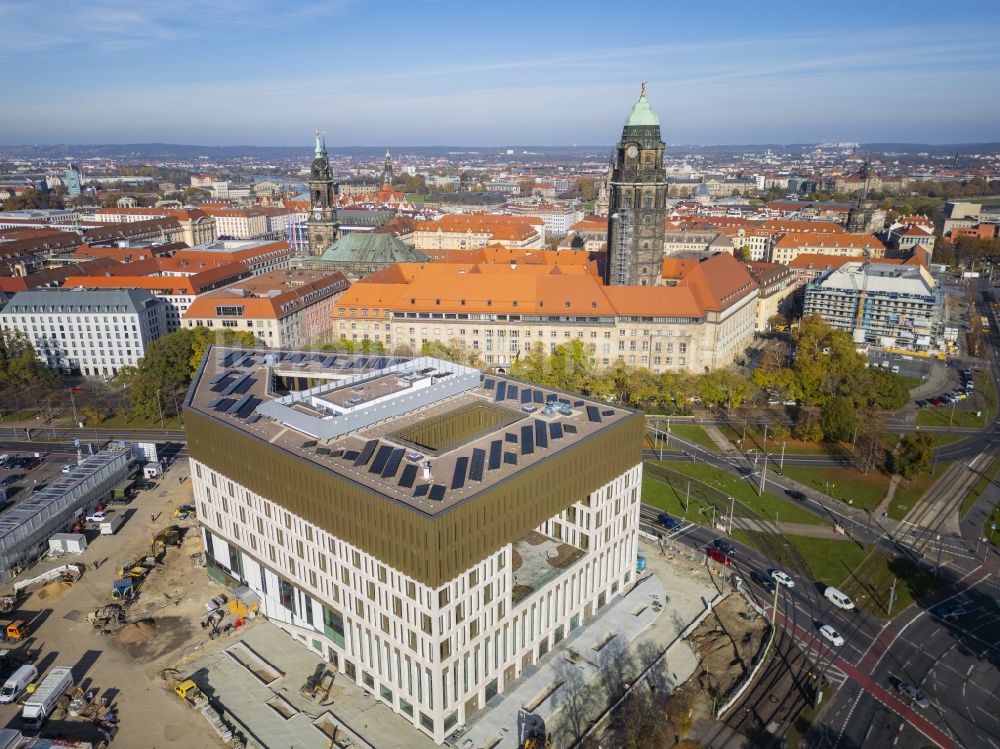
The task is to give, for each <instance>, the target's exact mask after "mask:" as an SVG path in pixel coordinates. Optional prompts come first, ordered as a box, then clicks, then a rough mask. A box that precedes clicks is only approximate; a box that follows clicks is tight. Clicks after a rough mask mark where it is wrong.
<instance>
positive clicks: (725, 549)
mask: <svg viewBox="0 0 1000 749" xmlns="http://www.w3.org/2000/svg"><path fill="white" fill-rule="evenodd" d="M712 546H714V547H715V548H716V549H718V550H719V551H721V552H722V553H723V554H728V555H729V556H731V557H734V556H736V547H735V546H733V544H732V543H730V542H729V541H727V540H726V539H724V538H717V539H715V540H714V541H713V542H712Z"/></svg>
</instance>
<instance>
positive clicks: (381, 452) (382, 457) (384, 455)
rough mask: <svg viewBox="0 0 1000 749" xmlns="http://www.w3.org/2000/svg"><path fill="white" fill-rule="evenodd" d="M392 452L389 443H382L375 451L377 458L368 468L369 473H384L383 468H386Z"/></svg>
mask: <svg viewBox="0 0 1000 749" xmlns="http://www.w3.org/2000/svg"><path fill="white" fill-rule="evenodd" d="M391 454H392V448H391V447H389V446H388V445H382V447H380V448H379V449H378V452H377V453H375V460H373V461H372V464H371V466H370V467H369V468H368V472H369V473H382V469H383V468H385V464H386V462H387V461H388V460H389V456H390V455H391Z"/></svg>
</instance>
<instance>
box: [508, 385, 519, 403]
mask: <svg viewBox="0 0 1000 749" xmlns="http://www.w3.org/2000/svg"><path fill="white" fill-rule="evenodd" d="M507 397H508V398H510V399H511V400H512V401H516V400H517V385H508V386H507Z"/></svg>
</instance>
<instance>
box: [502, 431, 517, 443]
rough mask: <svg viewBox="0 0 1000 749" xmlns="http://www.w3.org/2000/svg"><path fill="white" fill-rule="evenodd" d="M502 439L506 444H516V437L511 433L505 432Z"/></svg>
mask: <svg viewBox="0 0 1000 749" xmlns="http://www.w3.org/2000/svg"><path fill="white" fill-rule="evenodd" d="M503 438H504V440H505V441H507V442H513V443H514V444H515V445H516V444H517V435H516V434H514V433H513V432H505V433H504V436H503Z"/></svg>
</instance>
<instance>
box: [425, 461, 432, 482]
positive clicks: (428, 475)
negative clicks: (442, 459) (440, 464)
mask: <svg viewBox="0 0 1000 749" xmlns="http://www.w3.org/2000/svg"><path fill="white" fill-rule="evenodd" d="M430 478H431V462H430V461H429V460H425V461H424V479H425V480H427V481H430Z"/></svg>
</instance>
